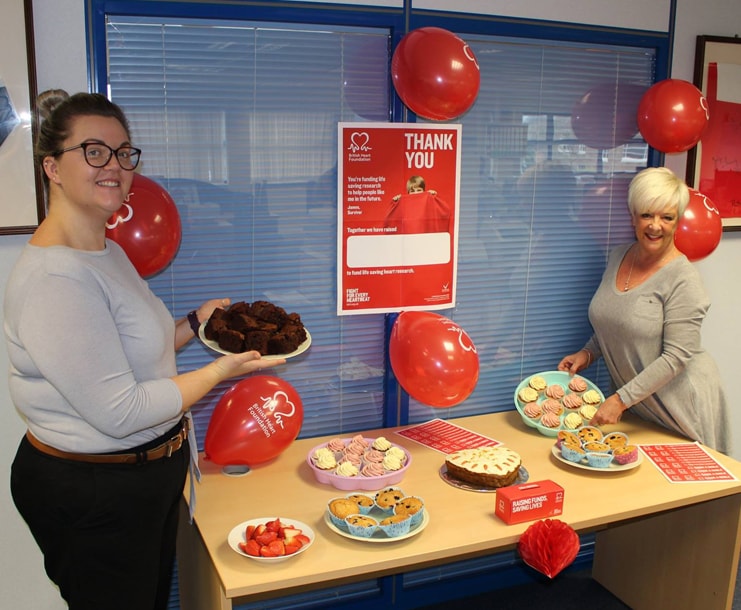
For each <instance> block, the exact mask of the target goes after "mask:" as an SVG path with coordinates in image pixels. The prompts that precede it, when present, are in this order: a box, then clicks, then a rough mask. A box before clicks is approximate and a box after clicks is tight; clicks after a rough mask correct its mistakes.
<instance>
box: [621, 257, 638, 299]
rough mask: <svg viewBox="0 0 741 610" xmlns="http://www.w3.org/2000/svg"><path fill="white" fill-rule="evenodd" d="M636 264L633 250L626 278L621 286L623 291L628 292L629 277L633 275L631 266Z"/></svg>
mask: <svg viewBox="0 0 741 610" xmlns="http://www.w3.org/2000/svg"><path fill="white" fill-rule="evenodd" d="M635 264H636V253H635V250H633V256H632V257H631V259H630V269H629V270H628V278H627V279H626V280H625V286H623V292H628V285H629V284H630V278H631V276H632V275H633V267H634V266H635Z"/></svg>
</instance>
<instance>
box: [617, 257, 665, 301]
mask: <svg viewBox="0 0 741 610" xmlns="http://www.w3.org/2000/svg"><path fill="white" fill-rule="evenodd" d="M669 254H670V252H667V253H666V254H664V256H662V257H661V260H659V262H658V263H656V266H657V268H658V267H660V266H661V263H663V262H664V260H666V257H667V256H669ZM635 264H636V251H635V250H633V256H632V258H631V259H630V269H628V277H627V278H626V280H625V285H624V286H623V292H628V286H629V285H630V278H631V276H632V275H633V267H634V266H635ZM644 275H645V272H644Z"/></svg>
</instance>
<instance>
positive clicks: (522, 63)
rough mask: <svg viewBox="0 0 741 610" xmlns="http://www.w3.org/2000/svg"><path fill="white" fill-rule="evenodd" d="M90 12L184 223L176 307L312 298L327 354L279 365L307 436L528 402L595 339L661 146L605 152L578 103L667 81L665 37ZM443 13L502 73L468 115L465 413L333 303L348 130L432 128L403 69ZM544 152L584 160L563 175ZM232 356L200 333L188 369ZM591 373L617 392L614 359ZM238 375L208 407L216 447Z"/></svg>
mask: <svg viewBox="0 0 741 610" xmlns="http://www.w3.org/2000/svg"><path fill="white" fill-rule="evenodd" d="M87 9H88V20H89V37H90V50H91V52H90V66H91V70H90V75H91V76H90V80H91V88H92V89H95V90H99V91H105V92H107V93H108V94H109V95H110V96H111V98H112V99H113V100H114V101H116V102H118V103H120V104H121V105H122V106H123V107H124V109H125V110H126V112H127V114H128V115H129V117H130V119H131V122H132V128H133V132H134V138H135V141H136V142H137V144H138V145H140V146H141V147H142V148H143V149H144V151H145V152H144V156H143V162H142V171H143V172H144V173H145V174H146V175H148V176H150V177H152V178H155V179H157V180H159V181H160V182H161V183H162V184H163V186H164V187H165V188H167V189H168V191H170V193H171V194H172V195H173V197H174V199H175V201H176V203H177V204H178V207H179V211H180V213H181V217H182V219H183V239H182V244H181V248H180V251H179V252H178V255H177V256H176V258H175V260H174V261H173V263H172V264H171V265H170V266H169V267H168V268H167V269H166V270H165V271H163V272H162V273H161V274H159V275H158V276H156V277H154V278H151V279H150V280H149V282H150V285H151V286H152V288H153V290H155V292H157V294H159V295H160V296H161V297H162V298H163V300H164V301H165V303H167V305H168V306H169V307H170V309H171V311H172V312H173V314H174V315H176V316H179V315H182V314H184V313H185V312H186V311H188V310H189V309H192V308H193V307H194V306H197V305H198V304H199V303H200V302H201V301H202V300H204V299H206V298H209V297H212V296H222V295H224V296H230V297H232V298H233V299H235V300H257V299H262V298H265V299H267V300H271V301H273V302H276V303H278V304H280V305H282V306H284V307H286V308H287V309H290V310H291V311H298V312H299V313H300V314H301V315H302V318H303V319H304V322H305V323H306V325H307V327H308V328H309V330H310V332H311V334H312V338H313V344H312V348H311V349H310V350H309V352H307V354H306V355H304V356H303V357H300V358H297V359H295V360H294V361H292V362H290V363H289V365H287V366H286V367H282V369H281V370H276V371H275V374H277V375H280V376H281V377H283V378H285V379H286V380H287V381H289V382H290V383H292V384H293V385H294V386H295V387H296V388H297V390H298V391H299V394H300V395H301V397H302V401H303V403H304V413H305V419H304V426H303V428H302V432H301V436H315V435H320V434H331V433H342V432H350V431H354V430H358V429H363V428H370V427H376V426H384V425H396V424H400V423H402V424H403V423H407V422H410V421H412V422H414V421H423V420H426V419H430V418H433V417H444V418H450V417H458V416H463V415H471V414H478V413H485V412H490V411H501V410H508V409H512V392H513V390H514V388H515V387H516V385H517V383H518V381H519V380H520V379H521V378H522V377H523V376H525V375H527V374H529V373H531V372H534V371H536V370H550V369H552V368H554V367H555V364H556V363H557V362H558V360H559V359H560V357H561V356H562V355H563V354H564V353H567V352H568V351H571V350H575V349H578V348H579V347H581V345H582V344H583V342H584V340H585V339H586V338H587V337H588V335H589V334H590V331H589V325H588V320H587V317H586V311H587V306H588V303H589V299H590V297H591V294H592V292H593V290H594V289H595V288H596V285H597V283H598V281H599V278H600V274H601V269H602V268H603V267H604V263H605V259H606V254H607V251H608V250H609V248H610V247H611V246H612V245H614V244H615V243H617V242H620V241H624V240H625V239H627V238H629V236H630V226H629V221H628V216H627V211H626V207H625V202H624V195H625V185H626V184H627V180H628V179H629V177H630V176H631V175H632V174H633V173H634V172H635V171H636V170H637V169H640V168H641V167H643V166H645V165H646V164H656V161H657V156H656V153H655V152H654V151H650V154H647V155H646V156H645V157H644V156H643V155H635V154H633V153H632V151H635V150H637V149H642V150H648V149H647V148H646V147H645V142H643V140H642V139H641V137H640V135H639V134H636V135H635V137H634V138H632V139H631V140H630V141H629V142H621V143H620V145H619V146H608V147H606V148H605V149H595V148H592V147H590V146H587V145H585V144H584V143H583V142H580V141H579V139H578V138H577V137H576V135H575V134H574V132H573V130H572V128H571V111H572V108H573V105H574V103H575V102H576V100H578V99H579V98H580V97H582V96H584V94H585V93H587V92H589V91H590V90H591V89H592V88H594V87H597V86H604V85H605V84H606V85H607V86H608V87H616V88H619V87H621V86H623V84H625V83H630V84H632V85H634V86H643V87H645V88H648V86H650V85H651V84H652V83H653V82H655V81H656V80H659V79H661V78H663V77H664V76H665V74H666V67H667V63H668V62H667V56H668V35H667V34H664V33H657V32H635V31H625V30H615V29H610V28H599V27H592V26H590V27H585V26H577V25H575V24H553V23H545V22H536V21H532V20H529V21H527V20H514V19H502V18H497V17H493V16H478V15H471V14H464V13H448V12H446V13H439V12H434V11H417V10H410V9H408V8H405V9H401V8H383V7H365V6H348V5H321V4H304V3H294V2H271V3H268V4H266V3H255V2H229V3H226V2H225V3H219V2H182V3H181V2H167V1H156V0H155V1H146V2H123V1H112V0H87ZM425 26H438V27H444V28H447V29H449V30H451V31H454V32H455V33H457V34H458V35H459V36H461V37H463V38H465V39H466V41H467V42H468V43H469V44H470V45H471V48H472V49H473V50H474V52H475V54H476V56H477V59H478V61H479V63H480V65H481V73H482V81H481V88H480V92H479V96H478V99H477V101H476V103H475V104H474V106H473V107H472V109H471V110H470V111H469V112H468V113H466V114H465V115H464V116H462V117H460V119H459V122H460V123H461V124H462V125H463V140H462V151H463V154H462V176H461V184H462V187H461V202H460V203H461V206H460V240H459V242H460V252H459V269H458V302H457V303H456V306H455V307H454V308H453V309H450V310H446V311H443V312H441V313H443V314H444V315H446V316H448V317H450V318H451V319H453V320H454V321H456V322H457V323H458V324H460V325H461V326H462V327H463V328H464V329H466V331H467V332H468V334H469V335H470V336H471V337H472V338H473V340H474V342H475V343H476V345H477V348H478V350H479V357H480V364H481V373H480V378H479V383H478V386H477V388H476V390H475V391H474V392H473V394H472V395H471V396H470V398H469V399H468V400H467V401H466V402H465V403H463V404H462V405H458V406H456V407H453V408H449V409H432V408H431V407H428V406H426V405H422V404H420V403H418V402H416V401H414V400H413V399H409V397H408V395H407V394H406V393H405V392H403V391H402V390H401V389H400V388H399V387H398V385H397V384H396V382H395V380H394V376H393V371H391V369H390V366H389V363H388V357H387V345H388V336H389V329H390V327H391V325H392V324H393V321H394V319H395V316H394V314H390V315H388V316H384V315H378V314H373V315H367V316H347V317H338V316H336V315H335V311H336V306H335V302H334V295H335V294H336V288H335V281H336V277H335V276H336V268H335V258H336V257H335V254H334V248H335V244H336V231H337V226H336V214H335V212H334V210H335V205H336V196H337V187H336V163H335V158H334V155H335V153H336V140H335V138H336V123H337V122H338V121H349V120H352V121H357V120H373V121H379V120H380V121H385V120H391V121H415V120H417V119H416V117H414V115H413V114H411V113H409V112H408V111H407V110H406V109H405V108H404V107H403V106H402V105H401V103H400V101H399V100H398V98H396V96H395V95H393V87H392V85H391V75H390V63H391V57H392V54H393V50H394V48H395V45H396V44H397V43H398V41H399V40H400V39H401V37H402V36H403V34H404V33H405V32H406V31H409V30H412V29H415V28H418V27H425ZM606 110H607V109H605V112H606ZM605 117H606V119H607V120H610V119H611V116H610V115H609V113H607V112H606V114H605ZM628 152H630V153H631V154H627V153H628ZM543 163H546V164H547V165H549V166H550V167H551V168H552V167H554V166H555V168H556V169H559V170H561V169H564V168H565V169H566V170H568V171H566V172H561V173H560V174H558V175H556V176H554V177H551V176H550V174H549V172H548V171H546V170H545V169H544V167H545V166H544V165H543ZM533 172H535V174H533ZM528 176H530V177H531V178H533V179H531V180H529V181H528V180H526V179H525V178H527V177H528ZM551 179H552V180H553V181H552V182H551V183H550V184H549V185H548V186H547V191H546V192H545V194H544V192H543V189H542V188H541V187H542V186H543V185H544V183H545V182H546V180H551ZM544 195H545V196H544ZM212 357H213V354H211V353H209V352H208V351H207V349H205V348H204V347H203V346H200V345H198V344H193V345H190V346H189V347H187V348H186V349H185V350H183V351H182V353H181V354H180V355H179V365H180V366H181V368H182V369H183V370H187V369H189V368H193V367H195V366H199V365H202V364H205V363H206V362H207V361H208V360H209V359H210V358H212ZM589 373H590V376H591V377H592V378H593V379H594V380H595V381H596V382H597V383H598V384H599V385H601V386H602V387H604V388H605V389H607V387H608V386H609V381H608V379H607V376H606V372H605V371H604V370H602V369H601V368H599V367H598V366H597V367H595V368H594V370H593V371H590V372H589ZM228 387H229V384H224V385H222V386H220V387H217V388H215V389H214V390H213V391H212V392H211V393H210V394H209V396H207V397H206V398H205V399H204V400H203V401H202V402H201V403H200V404H199V405H198V406H197V407H196V408H195V409H194V412H195V414H196V421H197V424H198V429H199V438H201V442H202V437H203V435H204V434H205V431H206V428H207V423H208V418H209V417H210V413H211V410H212V409H213V407H214V406H215V404H216V403H217V402H218V399H219V397H220V396H221V395H222V394H223V392H224V391H225V390H226V389H227V388H228Z"/></svg>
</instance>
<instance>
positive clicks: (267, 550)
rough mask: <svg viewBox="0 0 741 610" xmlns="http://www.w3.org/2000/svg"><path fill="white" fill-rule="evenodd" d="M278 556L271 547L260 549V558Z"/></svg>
mask: <svg viewBox="0 0 741 610" xmlns="http://www.w3.org/2000/svg"><path fill="white" fill-rule="evenodd" d="M277 556H278V555H277V554H276V553H275V552H274V551H272V550H270V547H269V546H261V547H260V557H277Z"/></svg>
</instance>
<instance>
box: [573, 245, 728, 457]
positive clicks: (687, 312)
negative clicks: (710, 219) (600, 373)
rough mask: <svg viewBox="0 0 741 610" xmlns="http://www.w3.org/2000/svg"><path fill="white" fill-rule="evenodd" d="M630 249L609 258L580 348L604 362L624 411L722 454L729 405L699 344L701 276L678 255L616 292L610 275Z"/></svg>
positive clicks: (705, 302)
mask: <svg viewBox="0 0 741 610" xmlns="http://www.w3.org/2000/svg"><path fill="white" fill-rule="evenodd" d="M630 246H631V244H624V245H621V246H618V247H617V248H615V249H614V250H612V252H611V253H610V256H609V258H608V262H607V268H606V269H605V272H604V274H603V276H602V282H601V284H600V286H599V288H598V289H597V292H595V294H594V297H593V298H592V302H591V304H590V306H589V320H590V322H591V324H592V328H593V329H594V335H593V336H592V338H591V339H590V340H589V342H588V343H587V345H586V346H585V347H586V348H587V349H589V350H591V351H592V353H593V354H594V357H595V359H597V358H599V357H600V356H601V357H602V358H603V359H604V361H605V364H606V365H607V369H608V371H609V373H610V376H611V378H612V383H613V388H612V390H613V391H617V393H618V395H619V396H620V398H621V400H622V401H623V402H624V403H625V404H626V405H628V406H629V407H630V411H631V413H634V414H635V415H638V416H639V417H642V418H643V419H646V420H649V421H651V422H654V423H657V424H659V425H662V426H664V427H666V428H669V429H670V430H674V431H676V432H678V433H679V434H681V435H683V436H685V437H687V438H688V439H691V440H696V441H700V442H702V443H703V444H705V445H707V446H708V447H712V448H713V449H716V450H718V451H720V452H723V453H726V454H729V453H730V452H731V425H730V416H729V405H728V402H727V400H726V397H725V393H724V391H723V388H722V384H721V378H720V372H719V371H718V367H717V365H716V363H715V361H714V360H713V358H712V357H711V356H710V355H709V354H708V353H707V352H706V351H705V350H704V349H703V347H702V342H701V327H702V322H703V320H704V318H705V315H706V313H707V311H708V308H709V307H710V300H709V298H708V296H707V294H706V292H705V289H704V287H703V284H702V280H701V278H700V275H699V273H698V272H697V270H696V269H695V268H694V266H693V265H692V263H690V262H689V260H687V258H686V257H685V256H680V257H678V258H675V259H674V260H672V261H670V262H669V263H668V264H667V265H665V266H664V267H662V268H661V269H659V270H658V271H657V272H656V273H655V274H654V275H652V276H651V277H649V278H648V279H647V280H646V281H644V282H643V283H642V284H639V285H638V286H636V287H635V288H632V289H631V290H629V291H627V292H622V291H620V290H618V288H617V287H616V276H617V271H618V268H619V267H620V263H621V261H622V260H623V257H624V256H625V254H626V252H627V251H628V248H630Z"/></svg>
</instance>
